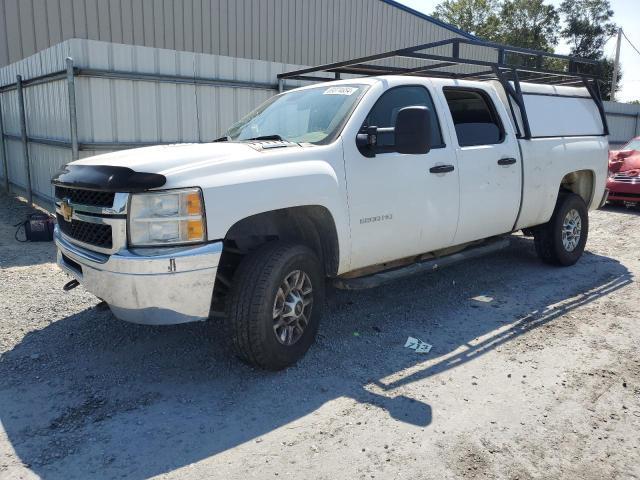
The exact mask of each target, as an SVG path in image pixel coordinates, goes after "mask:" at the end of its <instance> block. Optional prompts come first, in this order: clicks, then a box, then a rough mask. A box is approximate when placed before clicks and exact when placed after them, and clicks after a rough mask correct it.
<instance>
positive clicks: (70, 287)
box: [62, 280, 80, 292]
mask: <svg viewBox="0 0 640 480" xmlns="http://www.w3.org/2000/svg"><path fill="white" fill-rule="evenodd" d="M78 285H80V282H79V281H78V280H71V281H70V282H67V283H65V284H64V287H62V290H64V291H65V292H68V291H70V290H73V289H74V288H76V287H77V286H78Z"/></svg>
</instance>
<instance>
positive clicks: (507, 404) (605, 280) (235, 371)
mask: <svg viewBox="0 0 640 480" xmlns="http://www.w3.org/2000/svg"><path fill="white" fill-rule="evenodd" d="M27 211H28V209H27V207H26V206H25V205H24V204H22V203H19V202H18V201H16V200H14V199H10V198H8V197H1V196H0V267H1V269H0V288H1V296H0V422H1V424H0V478H2V479H3V480H6V479H18V478H37V477H41V478H47V479H48V478H53V479H58V478H59V479H71V478H79V479H87V478H100V479H102V478H105V479H106V478H133V479H139V478H140V479H141V478H148V477H152V476H159V477H161V478H183V479H198V478H205V477H206V478H224V479H247V478H261V479H262V478H308V479H312V478H317V479H337V478H345V479H360V478H362V479H365V478H366V479H370V478H379V479H392V478H407V479H409V478H411V479H431V478H433V479H449V478H508V479H529V478H549V479H557V478H566V479H612V478H640V452H639V451H638V450H639V445H640V438H639V437H640V433H639V432H640V356H639V354H638V352H639V350H640V348H639V347H640V329H639V328H638V320H639V319H640V296H639V293H640V292H639V289H638V282H637V280H636V278H637V275H638V274H639V273H640V211H637V210H636V211H634V210H630V209H611V208H610V209H607V210H604V211H598V212H594V213H592V217H591V218H592V225H591V229H592V231H591V236H590V240H589V243H588V245H587V248H588V252H587V253H585V256H584V257H583V258H582V260H581V261H580V262H579V263H578V264H577V265H576V266H574V267H570V268H553V267H549V266H545V265H542V264H541V263H539V262H538V261H537V259H536V257H535V254H534V251H533V245H532V242H531V240H530V239H527V238H523V237H521V236H514V239H513V242H512V246H511V247H510V248H509V249H507V250H505V251H503V252H500V253H498V254H494V255H491V256H488V257H485V258H483V259H479V260H475V261H471V262H469V263H466V264H463V265H459V266H455V267H451V268H449V269H447V270H443V271H442V272H440V273H438V274H435V275H423V276H419V277H415V278H411V279H406V280H402V281H399V282H397V283H395V284H393V285H391V286H389V287H386V288H379V289H374V290H369V291H364V292H335V293H332V294H331V295H330V298H329V299H328V307H327V314H326V316H325V318H324V319H323V324H322V327H321V332H320V337H319V339H318V343H317V344H316V345H315V346H314V347H313V348H312V350H311V351H310V352H309V354H308V355H307V356H306V357H305V359H304V360H303V361H302V362H300V364H299V365H297V366H296V367H294V368H291V369H289V370H287V371H284V372H280V373H265V372H262V371H257V370H253V369H251V368H249V367H247V366H245V365H243V364H241V363H239V362H238V361H236V360H234V359H233V358H231V357H230V356H229V352H228V351H227V350H226V348H225V346H224V345H225V343H224V339H222V338H220V337H219V336H218V335H217V333H218V331H219V328H218V327H219V325H218V324H216V323H214V322H211V323H206V324H193V325H182V326H175V327H161V328H160V327H158V328H156V327H144V326H137V325H132V324H127V323H124V322H120V321H118V320H116V319H115V318H114V317H113V316H112V315H111V314H110V312H109V310H108V309H104V308H102V307H101V306H100V305H98V302H97V300H96V298H95V297H93V296H92V295H90V294H88V293H86V292H84V291H83V289H82V288H77V289H75V290H73V291H72V292H70V293H63V292H62V290H61V287H62V285H63V284H64V283H65V282H66V281H67V277H66V276H65V274H63V273H61V272H60V271H59V270H58V269H57V267H56V266H55V264H54V247H53V245H52V244H18V243H17V242H15V241H14V239H13V232H14V228H13V227H12V225H13V224H14V223H17V222H18V221H19V220H20V219H21V218H22V217H23V216H24V214H25V213H27ZM480 295H482V296H484V297H482V298H481V299H479V300H478V299H476V300H474V297H478V296H480ZM408 336H414V337H418V338H420V339H422V340H424V341H426V342H428V343H430V344H433V349H432V350H431V352H430V353H428V354H426V355H425V354H417V353H415V352H413V351H412V350H409V349H406V348H403V345H404V343H405V341H406V339H407V337H408Z"/></svg>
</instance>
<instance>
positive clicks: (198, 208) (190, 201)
mask: <svg viewBox="0 0 640 480" xmlns="http://www.w3.org/2000/svg"><path fill="white" fill-rule="evenodd" d="M185 200H186V203H187V205H186V207H187V214H188V215H201V214H202V200H201V199H200V192H192V193H189V194H187V195H186V198H185Z"/></svg>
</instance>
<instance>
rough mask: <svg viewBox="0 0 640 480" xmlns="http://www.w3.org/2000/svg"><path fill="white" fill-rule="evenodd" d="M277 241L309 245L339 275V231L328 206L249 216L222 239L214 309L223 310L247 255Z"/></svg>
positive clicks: (330, 273) (327, 268)
mask: <svg viewBox="0 0 640 480" xmlns="http://www.w3.org/2000/svg"><path fill="white" fill-rule="evenodd" d="M276 240H284V241H288V242H294V243H300V244H302V245H306V246H308V247H309V248H311V250H313V251H314V252H315V253H316V255H317V256H318V258H319V260H320V262H321V264H322V265H323V267H324V272H325V275H326V276H329V277H333V276H335V275H337V273H338V269H339V264H340V247H339V243H338V230H337V227H336V222H335V219H334V217H333V215H332V214H331V212H330V211H329V209H327V208H326V207H324V206H321V205H303V206H295V207H288V208H281V209H276V210H269V211H265V212H261V213H257V214H254V215H250V216H248V217H245V218H243V219H241V220H238V221H237V222H236V223H234V224H233V225H232V226H231V227H230V228H229V229H228V231H227V233H226V235H225V237H224V239H223V250H222V256H221V259H220V264H219V266H218V272H217V275H216V282H215V287H214V294H213V302H212V304H213V306H212V309H213V310H214V311H223V309H224V301H225V297H226V293H227V291H228V290H229V288H230V287H231V284H232V282H233V276H234V273H235V271H236V269H237V267H238V265H239V264H240V262H241V261H242V259H243V258H244V256H245V255H247V254H248V253H250V252H252V251H254V250H256V249H258V248H260V247H261V246H263V245H265V244H266V243H269V242H272V241H276Z"/></svg>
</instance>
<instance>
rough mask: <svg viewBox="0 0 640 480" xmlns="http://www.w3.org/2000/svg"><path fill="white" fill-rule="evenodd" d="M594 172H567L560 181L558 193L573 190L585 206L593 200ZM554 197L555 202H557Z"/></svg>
mask: <svg viewBox="0 0 640 480" xmlns="http://www.w3.org/2000/svg"><path fill="white" fill-rule="evenodd" d="M595 181H596V174H595V172H594V171H593V170H576V171H573V172H569V173H567V174H566V175H565V176H564V177H562V180H561V181H560V188H559V191H558V194H559V193H560V192H562V191H568V192H573V193H575V194H576V195H578V196H579V197H581V198H582V200H584V203H585V204H586V205H587V208H588V207H589V205H591V203H592V202H593V195H594V193H595ZM557 201H558V200H557V199H556V203H557Z"/></svg>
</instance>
